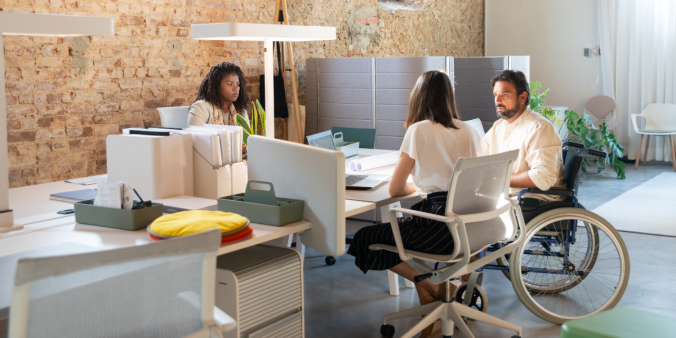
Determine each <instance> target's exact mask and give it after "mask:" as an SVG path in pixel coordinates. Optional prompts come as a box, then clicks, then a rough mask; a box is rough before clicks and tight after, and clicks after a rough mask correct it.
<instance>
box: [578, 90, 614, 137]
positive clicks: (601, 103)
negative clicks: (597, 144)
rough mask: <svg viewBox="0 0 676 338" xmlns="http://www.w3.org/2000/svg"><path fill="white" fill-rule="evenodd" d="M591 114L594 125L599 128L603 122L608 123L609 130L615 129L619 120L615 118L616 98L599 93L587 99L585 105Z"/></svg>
mask: <svg viewBox="0 0 676 338" xmlns="http://www.w3.org/2000/svg"><path fill="white" fill-rule="evenodd" d="M584 108H585V109H586V110H587V111H588V112H590V113H591V114H590V115H589V116H590V117H591V120H592V122H594V126H595V127H596V128H598V127H599V126H600V125H601V124H602V123H604V122H605V123H606V128H608V130H609V131H611V132H612V131H613V130H615V127H616V126H617V121H616V119H615V100H613V99H612V98H611V97H609V96H605V95H597V96H594V97H592V98H591V99H589V100H587V104H586V105H585V107H584Z"/></svg>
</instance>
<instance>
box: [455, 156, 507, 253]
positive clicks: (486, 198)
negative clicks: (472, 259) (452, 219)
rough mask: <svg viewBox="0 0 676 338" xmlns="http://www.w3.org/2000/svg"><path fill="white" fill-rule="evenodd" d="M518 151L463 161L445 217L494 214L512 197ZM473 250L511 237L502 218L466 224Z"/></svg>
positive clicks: (461, 160) (459, 164) (458, 169)
mask: <svg viewBox="0 0 676 338" xmlns="http://www.w3.org/2000/svg"><path fill="white" fill-rule="evenodd" d="M518 155H519V151H518V150H512V151H509V152H505V153H501V154H497V155H491V156H481V157H471V158H460V159H458V161H457V162H456V164H455V169H454V172H453V179H452V183H451V188H450V189H449V191H448V203H447V205H446V215H447V216H451V215H454V214H455V215H459V216H461V217H462V215H471V214H479V213H484V212H489V211H494V210H496V209H498V208H499V207H502V206H504V205H505V204H506V203H508V202H507V199H508V198H509V178H510V177H511V174H512V171H513V163H514V161H516V158H517V156H518ZM465 225H466V228H467V237H468V239H469V245H470V250H472V251H475V250H477V249H480V248H483V247H485V246H486V245H490V244H494V243H497V242H499V241H502V240H504V239H506V238H507V237H509V236H511V235H512V231H513V227H512V226H506V225H505V223H504V222H503V219H501V218H500V217H495V218H493V219H489V220H485V221H481V222H474V223H467V224H465Z"/></svg>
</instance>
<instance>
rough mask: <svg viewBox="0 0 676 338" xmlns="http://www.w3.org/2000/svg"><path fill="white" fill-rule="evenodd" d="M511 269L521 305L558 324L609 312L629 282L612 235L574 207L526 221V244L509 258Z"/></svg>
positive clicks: (612, 231) (623, 250) (621, 245)
mask: <svg viewBox="0 0 676 338" xmlns="http://www.w3.org/2000/svg"><path fill="white" fill-rule="evenodd" d="M573 227H574V228H573ZM573 235H574V236H575V237H573ZM510 264H512V266H511V267H510V275H511V278H512V283H513V285H514V289H515V291H516V293H517V296H519V298H520V299H521V301H522V302H523V303H524V305H526V307H527V308H528V309H529V310H530V311H531V312H533V313H534V314H536V315H537V316H539V317H540V318H542V319H545V320H547V321H550V322H553V323H559V324H560V323H563V322H565V321H567V320H570V319H573V318H578V317H582V316H586V315H589V314H591V313H595V312H598V311H602V310H605V309H609V308H612V307H614V306H615V304H616V303H617V302H618V301H619V299H620V297H621V296H622V294H623V293H624V289H625V288H626V284H627V281H628V278H629V257H628V254H627V251H626V247H625V246H624V242H623V241H622V238H621V237H620V236H619V234H617V231H615V229H614V228H613V227H612V226H610V224H608V222H606V221H605V220H604V219H603V218H601V217H599V216H598V215H595V214H594V213H591V212H589V211H586V210H583V209H575V208H562V209H555V210H551V211H548V212H545V213H543V214H542V215H540V216H538V217H537V218H535V219H534V220H533V221H531V222H529V224H528V237H527V240H526V244H524V245H523V246H521V247H519V248H518V249H516V250H515V251H514V252H513V253H512V255H511V257H510ZM517 267H518V268H517Z"/></svg>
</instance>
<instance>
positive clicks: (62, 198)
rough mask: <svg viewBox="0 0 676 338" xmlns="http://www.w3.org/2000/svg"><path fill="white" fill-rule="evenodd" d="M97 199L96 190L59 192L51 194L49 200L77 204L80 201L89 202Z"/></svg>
mask: <svg viewBox="0 0 676 338" xmlns="http://www.w3.org/2000/svg"><path fill="white" fill-rule="evenodd" d="M94 198H96V189H83V190H75V191H66V192H59V193H56V194H50V195H49V199H50V200H52V201H59V202H66V203H75V202H80V201H88V200H93V199H94Z"/></svg>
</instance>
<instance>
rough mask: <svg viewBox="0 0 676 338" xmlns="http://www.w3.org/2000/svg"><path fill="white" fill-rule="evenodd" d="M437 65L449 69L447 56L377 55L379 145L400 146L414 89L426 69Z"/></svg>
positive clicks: (390, 147)
mask: <svg viewBox="0 0 676 338" xmlns="http://www.w3.org/2000/svg"><path fill="white" fill-rule="evenodd" d="M435 69H437V70H442V71H446V57H444V56H428V57H391V58H388V57H380V58H376V148H378V149H390V150H399V148H400V147H401V142H402V140H403V139H404V134H406V129H405V128H404V121H406V116H407V115H408V100H409V96H410V94H411V90H412V89H413V86H415V83H416V81H417V80H418V77H420V75H421V74H422V73H424V72H427V71H430V70H435Z"/></svg>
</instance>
